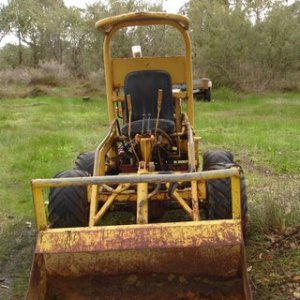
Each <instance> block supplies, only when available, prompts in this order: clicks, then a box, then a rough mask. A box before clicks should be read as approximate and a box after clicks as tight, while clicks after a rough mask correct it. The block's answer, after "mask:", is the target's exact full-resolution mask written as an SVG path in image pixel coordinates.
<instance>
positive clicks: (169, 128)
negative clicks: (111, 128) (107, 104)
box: [121, 70, 175, 136]
mask: <svg viewBox="0 0 300 300" xmlns="http://www.w3.org/2000/svg"><path fill="white" fill-rule="evenodd" d="M159 89H161V90H162V91H163V93H162V105H161V111H160V115H159V122H158V128H159V129H160V130H163V131H164V132H166V133H168V134H170V133H173V132H174V129H175V123H174V114H173V111H174V109H173V98H172V82H171V76H170V74H169V73H167V72H165V71H152V70H151V71H135V72H131V73H129V74H128V75H127V76H126V78H125V82H124V95H125V100H126V96H127V95H130V96H131V106H132V117H131V130H130V136H134V135H135V134H137V133H146V131H147V130H148V129H149V130H151V131H152V132H153V131H154V130H155V125H156V118H157V98H158V90H159ZM124 108H125V114H126V120H127V123H126V124H124V125H123V127H122V128H121V132H122V134H123V135H128V127H129V124H128V122H129V111H128V107H127V101H125V102H124Z"/></svg>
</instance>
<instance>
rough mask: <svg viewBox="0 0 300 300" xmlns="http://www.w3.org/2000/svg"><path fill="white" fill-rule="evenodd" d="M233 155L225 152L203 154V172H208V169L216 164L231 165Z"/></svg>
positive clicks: (215, 151)
mask: <svg viewBox="0 0 300 300" xmlns="http://www.w3.org/2000/svg"><path fill="white" fill-rule="evenodd" d="M232 162H233V155H232V153H231V152H229V151H226V150H213V151H206V152H204V153H203V170H205V171H208V170H209V167H212V166H214V165H215V164H218V163H232Z"/></svg>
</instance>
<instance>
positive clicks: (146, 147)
mask: <svg viewBox="0 0 300 300" xmlns="http://www.w3.org/2000/svg"><path fill="white" fill-rule="evenodd" d="M140 148H141V154H142V157H143V160H144V161H145V163H146V165H148V163H149V162H150V161H151V154H152V146H151V138H141V139H140Z"/></svg>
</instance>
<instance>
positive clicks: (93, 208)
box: [89, 184, 99, 227]
mask: <svg viewBox="0 0 300 300" xmlns="http://www.w3.org/2000/svg"><path fill="white" fill-rule="evenodd" d="M98 191H99V186H98V185H95V184H94V185H92V192H91V202H90V215H89V226H90V227H92V226H95V223H94V221H95V215H96V212H97V210H98Z"/></svg>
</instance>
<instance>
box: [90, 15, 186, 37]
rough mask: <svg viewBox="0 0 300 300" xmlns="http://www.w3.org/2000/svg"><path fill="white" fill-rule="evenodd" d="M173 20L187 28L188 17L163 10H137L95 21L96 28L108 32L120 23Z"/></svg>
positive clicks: (134, 23) (135, 23) (134, 24)
mask: <svg viewBox="0 0 300 300" xmlns="http://www.w3.org/2000/svg"><path fill="white" fill-rule="evenodd" d="M169 21H172V22H175V23H178V25H179V26H182V27H183V28H184V29H186V30H187V29H188V28H189V19H188V18H186V17H185V16H182V15H178V14H168V13H163V12H138V13H127V14H123V15H118V16H113V17H109V18H105V19H102V20H100V21H98V22H97V23H96V25H95V26H96V28H97V29H99V30H100V31H102V32H104V33H108V32H109V31H111V30H112V29H113V28H114V27H115V26H117V25H120V24H127V23H131V24H132V25H131V26H136V25H140V22H142V24H144V23H145V22H150V23H151V24H156V22H165V23H166V22H169Z"/></svg>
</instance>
